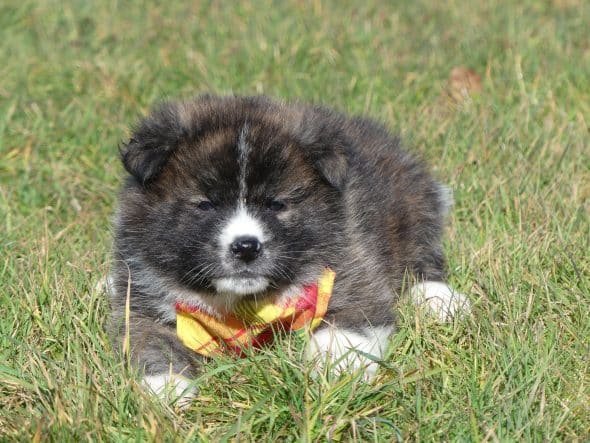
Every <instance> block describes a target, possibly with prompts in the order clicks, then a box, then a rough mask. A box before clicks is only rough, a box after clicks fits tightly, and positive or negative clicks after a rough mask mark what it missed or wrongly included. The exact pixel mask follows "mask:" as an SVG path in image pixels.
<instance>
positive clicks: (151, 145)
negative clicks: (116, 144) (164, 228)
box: [120, 103, 186, 185]
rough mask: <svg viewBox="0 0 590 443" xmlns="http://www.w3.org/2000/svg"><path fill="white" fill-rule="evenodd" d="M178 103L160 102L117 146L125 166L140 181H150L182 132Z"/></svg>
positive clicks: (179, 141) (183, 132) (181, 137)
mask: <svg viewBox="0 0 590 443" xmlns="http://www.w3.org/2000/svg"><path fill="white" fill-rule="evenodd" d="M185 132H186V131H185V130H184V129H183V127H182V125H181V124H180V119H179V117H178V106H177V105H175V104H174V103H164V104H161V105H160V106H159V107H157V108H156V109H155V110H154V111H153V112H152V113H151V114H150V115H149V116H148V117H146V118H144V119H143V120H142V121H141V122H140V123H139V124H138V125H137V127H136V128H135V130H134V131H133V135H132V136H131V138H130V139H129V141H128V142H127V143H124V144H123V146H121V148H120V153H121V161H122V162H123V166H125V169H126V170H127V171H128V172H129V173H130V174H131V175H133V176H134V177H135V178H136V179H137V180H138V181H139V182H140V183H141V184H144V185H145V184H146V183H148V182H151V181H154V180H155V179H156V178H157V177H158V175H159V174H160V172H162V170H163V169H164V167H165V166H166V163H167V162H168V159H169V158H170V155H171V154H172V153H173V152H174V151H175V150H176V148H177V147H178V146H179V144H180V143H181V140H182V139H183V137H184V136H185V135H186V134H185Z"/></svg>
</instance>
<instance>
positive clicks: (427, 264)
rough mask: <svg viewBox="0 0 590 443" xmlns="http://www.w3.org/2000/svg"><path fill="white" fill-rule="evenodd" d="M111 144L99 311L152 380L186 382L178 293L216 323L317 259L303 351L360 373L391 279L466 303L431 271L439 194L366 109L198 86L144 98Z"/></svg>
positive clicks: (438, 299)
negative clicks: (178, 95) (109, 254)
mask: <svg viewBox="0 0 590 443" xmlns="http://www.w3.org/2000/svg"><path fill="white" fill-rule="evenodd" d="M121 157H122V161H123V165H124V166H125V169H126V170H127V171H128V172H129V177H128V178H127V180H126V182H125V184H124V186H123V189H122V191H121V194H120V199H119V206H118V211H117V214H116V220H115V248H114V265H113V269H112V273H111V277H110V287H111V305H112V322H111V324H112V329H113V332H114V334H115V336H116V337H117V342H118V343H123V342H124V341H126V340H129V343H130V352H131V356H132V361H133V362H134V364H135V365H136V366H137V367H139V368H140V369H141V370H142V371H143V372H144V374H145V379H144V380H145V383H146V384H147V385H148V386H149V387H150V388H151V389H152V390H154V391H155V392H161V391H162V389H163V388H164V387H165V386H169V387H172V388H176V391H177V395H184V396H189V395H190V393H191V392H190V390H187V389H186V388H187V386H188V380H189V379H190V378H191V377H193V376H194V375H195V374H196V373H197V372H198V368H199V360H200V358H202V357H200V356H199V355H198V354H196V353H195V352H193V351H192V350H190V349H188V348H187V347H185V346H184V345H183V344H182V343H181V341H180V340H179V339H178V337H177V334H176V318H177V317H176V315H177V312H176V308H177V307H178V305H179V303H180V304H184V305H190V306H192V307H195V308H196V309H199V310H201V311H204V312H206V313H207V314H208V315H211V316H213V317H215V318H217V319H220V321H223V319H224V318H225V317H226V316H228V315H232V314H233V313H234V308H235V306H236V305H237V304H238V303H240V302H241V301H243V300H256V302H259V301H260V302H263V301H268V300H273V301H281V300H288V299H289V297H292V296H293V294H297V293H299V292H301V288H302V287H305V286H308V285H310V284H314V282H316V281H317V280H318V278H320V276H321V274H322V272H323V271H324V270H325V269H331V270H333V271H334V272H335V276H336V277H335V281H334V285H333V290H332V296H331V298H330V301H329V304H328V308H327V312H326V313H325V316H324V318H323V322H322V324H321V325H320V326H319V327H318V328H317V329H315V331H314V333H313V336H312V337H311V339H310V341H309V345H308V349H307V355H308V356H309V357H310V358H314V359H316V360H315V361H316V362H320V363H327V362H329V363H331V364H335V368H336V369H337V370H344V369H351V368H352V369H362V370H364V371H366V374H367V377H370V376H371V375H372V374H373V373H374V371H375V369H376V368H375V364H374V363H372V362H371V361H369V360H367V359H365V358H364V357H363V352H364V353H369V354H373V355H375V356H376V357H380V356H381V355H382V353H383V351H384V349H385V345H386V341H387V338H388V336H389V335H390V334H391V333H392V331H393V329H394V311H393V308H394V305H395V302H396V301H397V300H398V297H399V296H400V294H401V292H402V288H403V287H404V284H405V283H407V282H408V281H414V282H416V281H418V282H420V283H419V284H418V285H417V286H415V287H414V288H413V289H412V290H411V293H412V294H413V296H414V298H415V300H417V301H424V300H426V301H427V302H429V303H431V306H432V307H433V308H434V309H435V310H436V312H437V313H438V314H439V315H440V316H441V318H443V319H444V318H445V317H446V316H448V315H450V314H452V313H454V312H455V311H456V310H457V309H458V308H459V307H461V306H466V300H465V298H464V297H463V296H461V295H460V294H455V293H453V291H452V290H451V289H450V288H449V287H448V286H447V285H446V284H444V283H443V281H444V277H445V272H444V256H443V250H442V244H441V234H442V229H443V219H444V214H445V213H446V211H447V209H448V207H449V204H450V201H451V199H450V196H449V192H448V191H447V190H446V188H444V187H442V186H441V185H440V184H439V183H438V182H437V181H436V180H434V179H433V177H432V176H431V175H430V174H429V173H428V171H427V170H426V169H425V167H424V165H423V164H422V163H420V162H419V161H418V160H417V159H416V158H414V157H413V156H411V155H409V154H408V153H407V152H405V151H404V150H402V149H401V147H400V141H399V139H398V138H396V137H392V136H391V135H390V134H389V133H388V132H387V131H386V130H385V129H384V128H383V127H382V126H380V125H379V124H376V123H375V122H373V121H371V120H368V119H365V118H360V117H354V118H349V117H346V116H344V115H342V114H339V113H336V112H333V111H330V110H328V109H326V108H323V107H318V106H309V105H303V104H284V103H279V102H276V101H273V100H270V99H268V98H266V97H217V96H210V95H207V96H201V97H199V98H197V99H194V100H190V101H184V102H169V103H164V104H161V105H160V106H158V107H156V108H155V109H154V110H153V111H152V113H151V114H150V115H149V116H148V117H146V118H145V119H143V120H142V121H141V122H140V123H139V124H138V125H137V126H136V128H135V130H134V131H133V135H132V136H131V138H130V140H129V141H128V142H127V143H125V144H124V145H123V147H122V149H121ZM407 277H410V280H408V279H407ZM126 303H129V308H130V309H129V311H128V312H129V316H128V318H126V314H125V313H126ZM351 349H353V350H360V351H363V352H360V353H358V352H350V350H351ZM343 357H344V358H343Z"/></svg>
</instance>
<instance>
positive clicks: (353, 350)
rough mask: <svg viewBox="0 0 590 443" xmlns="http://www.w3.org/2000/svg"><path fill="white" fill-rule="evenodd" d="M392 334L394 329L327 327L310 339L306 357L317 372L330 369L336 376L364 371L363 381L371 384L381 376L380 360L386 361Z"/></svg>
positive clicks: (385, 327) (382, 327)
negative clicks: (388, 343)
mask: <svg viewBox="0 0 590 443" xmlns="http://www.w3.org/2000/svg"><path fill="white" fill-rule="evenodd" d="M392 332H393V326H378V327H371V326H369V325H366V326H364V327H360V328H355V329H351V328H347V327H338V326H336V325H333V326H326V327H324V328H322V329H320V330H319V331H317V332H315V333H314V334H313V335H312V337H311V338H310V341H309V343H308V345H307V349H306V357H307V358H308V359H309V360H312V361H313V362H314V363H315V364H316V365H317V366H316V368H317V369H321V368H325V367H328V369H331V370H332V372H333V373H335V374H342V373H344V372H356V371H358V370H361V371H363V378H364V379H365V380H366V381H370V380H371V379H373V378H374V377H375V374H376V373H377V369H378V364H377V363H376V360H379V359H381V358H382V357H383V354H384V353H385V351H386V349H387V341H388V338H389V336H390V335H391V333H392Z"/></svg>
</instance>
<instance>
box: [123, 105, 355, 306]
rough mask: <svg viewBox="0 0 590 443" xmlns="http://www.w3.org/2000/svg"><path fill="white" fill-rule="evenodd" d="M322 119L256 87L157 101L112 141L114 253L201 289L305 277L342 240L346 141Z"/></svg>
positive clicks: (278, 283) (260, 288)
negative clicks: (116, 192) (250, 91)
mask: <svg viewBox="0 0 590 443" xmlns="http://www.w3.org/2000/svg"><path fill="white" fill-rule="evenodd" d="M328 117H329V116H327V115H324V114H322V112H320V110H317V109H313V108H306V107H303V106H286V105H282V104H278V103H275V102H272V101H270V100H268V99H265V98H262V97H254V98H234V97H227V98H220V97H211V96H207V97H201V98H199V99H197V100H195V101H192V102H185V103H167V104H164V105H161V106H160V107H159V108H157V109H156V110H154V111H153V112H152V113H151V115H150V116H148V117H147V118H145V119H144V120H143V121H141V122H140V124H139V125H138V126H137V127H136V129H135V131H134V132H133V135H132V137H131V139H130V140H129V142H128V143H126V144H125V145H124V146H123V147H122V150H121V156H122V160H123V164H124V166H125V168H126V169H127V171H128V172H129V174H130V177H129V179H128V181H127V183H126V185H125V187H124V189H123V192H122V194H121V203H120V212H119V217H118V222H117V239H116V241H117V248H118V251H119V254H120V255H121V257H122V258H124V259H126V260H127V261H128V264H129V265H130V266H131V267H133V266H134V264H135V265H137V264H138V263H141V266H142V267H144V268H145V267H147V268H148V271H149V270H151V271H153V272H154V273H155V274H157V275H160V276H163V277H164V278H165V279H166V281H172V282H174V283H175V284H177V285H181V286H182V287H184V288H186V289H189V290H195V291H198V292H199V293H205V294H208V295H212V296H214V295H216V294H219V293H223V294H224V295H225V296H227V295H228V294H229V295H230V296H232V297H235V299H239V298H240V297H242V296H247V295H250V294H260V293H264V292H266V291H270V290H272V289H276V288H281V287H284V286H287V285H290V284H293V283H296V284H299V283H306V282H308V279H310V278H313V277H314V276H315V275H317V274H318V273H319V272H320V271H321V270H322V269H323V267H325V266H329V265H330V264H331V263H332V262H333V260H334V257H335V256H336V254H337V253H338V242H339V240H338V239H339V238H341V236H340V235H338V233H339V231H340V230H341V229H342V228H341V226H342V211H343V209H342V201H341V194H342V189H343V187H345V186H346V172H347V152H346V151H347V149H346V140H345V139H344V138H343V136H342V134H340V131H337V130H335V129H333V128H331V127H330V123H329V118H328Z"/></svg>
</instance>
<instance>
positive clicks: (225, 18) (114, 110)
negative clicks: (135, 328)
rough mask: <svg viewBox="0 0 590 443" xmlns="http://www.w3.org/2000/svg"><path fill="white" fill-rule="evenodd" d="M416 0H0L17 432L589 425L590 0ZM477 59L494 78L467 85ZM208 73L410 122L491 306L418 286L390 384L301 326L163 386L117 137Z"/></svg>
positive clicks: (4, 366) (9, 341) (233, 436)
mask: <svg viewBox="0 0 590 443" xmlns="http://www.w3.org/2000/svg"><path fill="white" fill-rule="evenodd" d="M392 3H394V2H392ZM397 3H398V4H385V3H383V2H372V1H367V2H361V3H357V2H352V1H343V2H340V1H338V2H336V1H327V2H319V1H306V2H295V1H293V2H270V1H256V2H254V1H253V2H239V3H238V2H231V3H230V2H213V1H204V2H168V3H166V2H161V3H159V4H152V5H149V6H148V5H146V4H143V3H141V2H137V1H129V2H118V1H116V0H112V1H104V2H85V1H71V0H68V1H64V2H61V1H53V0H48V1H44V2H34V1H31V0H20V1H16V0H8V1H4V2H2V4H1V5H0V37H1V41H2V44H1V45H0V60H2V63H1V64H0V251H1V255H0V282H1V283H0V440H2V441H5V440H20V441H30V440H33V441H41V440H48V441H85V440H88V441H127V440H133V441H144V440H167V441H168V440H175V441H188V440H195V441H199V440H202V441H226V440H238V441H272V440H280V441H293V440H295V441H299V440H300V441H325V440H332V441H349V440H356V441H396V440H410V441H411V440H416V441H433V440H435V441H440V440H453V441H455V440H460V441H515V440H524V441H550V440H561V441H584V440H586V441H587V440H588V439H590V418H589V417H590V406H589V405H590V368H589V365H590V349H589V343H590V322H589V321H588V306H589V305H590V303H589V302H590V253H589V251H590V223H589V218H590V147H589V146H588V145H589V143H588V141H589V138H590V137H589V131H588V126H589V122H590V45H589V43H588V31H587V24H588V23H590V6H589V5H588V3H587V2H585V1H584V0H554V1H542V2H537V1H532V0H526V1H516V0H507V1H504V2H495V1H492V2H487V1H483V0H478V1H474V2H458V1H449V2H442V3H441V2H434V1H427V0H415V1H413V2H397ZM460 66H466V67H468V68H470V69H471V70H473V71H474V72H475V73H476V74H478V75H479V76H480V78H481V81H482V86H481V91H479V92H477V91H473V93H471V94H470V95H469V96H465V97H464V98H463V99H462V98H458V99H457V98H456V94H455V99H452V98H450V97H449V93H450V95H451V96H453V87H454V86H453V84H451V85H449V83H448V78H449V75H450V72H451V70H452V69H453V68H455V67H460ZM449 88H450V89H449ZM476 89H477V88H476ZM204 91H214V92H218V93H229V92H235V93H249V94H250V93H265V94H269V95H273V96H279V97H282V98H285V99H295V98H297V99H304V100H307V101H314V102H322V103H325V104H328V105H331V106H334V107H336V108H339V109H342V110H344V111H348V112H353V113H367V114H370V115H372V116H374V117H376V118H378V119H380V120H382V121H384V122H385V123H386V124H387V125H388V126H390V127H391V128H392V129H394V130H396V131H400V132H401V133H402V134H403V135H404V137H405V139H406V141H407V144H408V145H409V146H411V147H412V149H413V150H414V151H415V152H418V153H419V154H421V155H422V156H423V157H424V158H425V159H426V160H427V161H428V162H429V163H430V164H431V165H432V167H433V168H434V169H435V171H436V174H437V175H438V176H439V177H441V178H442V179H443V180H445V181H446V182H447V183H449V184H450V185H451V186H452V187H453V189H454V190H455V198H456V205H455V208H454V212H453V215H452V217H451V218H450V220H449V222H450V223H449V225H450V226H449V229H448V233H447V241H446V244H447V251H448V256H449V264H450V271H451V282H452V284H453V285H454V286H456V287H457V288H459V289H461V290H462V291H463V292H466V293H468V294H469V296H470V299H471V300H472V302H473V304H474V309H473V313H472V315H470V316H468V317H467V318H465V319H463V320H460V321H456V322H454V323H452V324H448V325H439V324H436V323H433V322H432V321H431V320H429V319H428V318H427V317H424V316H423V315H421V313H420V312H417V311H416V310H415V309H414V308H413V307H412V306H410V305H409V304H408V303H403V304H402V306H401V307H400V325H399V326H400V331H399V333H398V334H397V335H395V336H394V337H393V338H392V340H391V347H390V351H389V354H388V357H387V359H386V360H385V361H384V362H383V364H382V366H383V367H382V370H381V371H380V375H379V376H378V379H377V380H376V381H375V382H374V383H373V384H365V383H363V382H361V381H360V380H358V377H357V378H355V377H349V378H341V379H333V380H324V381H313V380H311V379H310V377H309V372H308V369H307V368H305V366H304V365H303V364H301V363H300V351H301V346H299V345H297V343H291V342H289V343H285V345H286V346H285V347H277V348H276V349H272V350H270V351H267V352H263V353H260V354H257V355H255V356H253V357H252V358H250V359H246V360H239V361H230V360H224V361H219V362H211V363H210V364H209V365H208V366H207V371H205V373H204V375H203V376H202V377H201V379H200V380H199V385H200V386H201V392H200V396H199V398H198V399H197V400H196V401H195V402H194V404H193V405H192V406H191V407H190V408H188V409H187V410H179V409H177V408H175V407H174V406H167V405H163V404H160V403H159V402H157V401H155V400H153V399H152V398H150V397H149V396H147V395H145V394H144V393H143V392H142V391H141V389H140V388H139V386H138V384H137V381H136V380H137V377H136V374H133V373H132V372H130V371H129V370H127V369H125V367H124V366H123V365H122V364H121V362H120V361H119V359H117V357H116V356H114V355H113V352H112V348H111V345H110V343H109V341H108V339H107V337H106V336H105V334H104V332H103V326H104V324H105V319H106V318H107V315H108V309H107V302H106V300H105V297H104V295H102V294H100V293H99V292H97V291H95V290H94V287H95V285H96V283H97V281H98V280H99V279H100V278H101V277H102V276H103V275H104V274H105V273H106V272H107V269H108V261H109V249H110V236H111V233H110V229H109V218H110V215H111V214H112V212H113V205H114V202H115V197H116V192H117V188H118V186H119V184H120V182H121V179H122V176H123V171H122V168H121V166H120V164H119V162H118V159H117V144H118V142H119V141H120V140H121V139H122V138H124V137H125V135H126V134H127V127H128V125H129V124H131V123H132V122H133V121H134V120H135V119H136V117H137V116H138V115H139V114H142V113H144V112H145V111H146V110H147V109H148V107H149V106H150V104H152V103H153V102H155V101H157V100H159V99H162V98H166V97H186V96H191V95H194V94H196V93H199V92H204Z"/></svg>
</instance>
